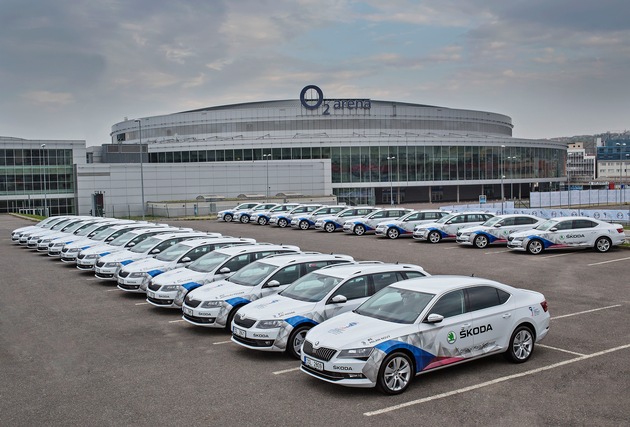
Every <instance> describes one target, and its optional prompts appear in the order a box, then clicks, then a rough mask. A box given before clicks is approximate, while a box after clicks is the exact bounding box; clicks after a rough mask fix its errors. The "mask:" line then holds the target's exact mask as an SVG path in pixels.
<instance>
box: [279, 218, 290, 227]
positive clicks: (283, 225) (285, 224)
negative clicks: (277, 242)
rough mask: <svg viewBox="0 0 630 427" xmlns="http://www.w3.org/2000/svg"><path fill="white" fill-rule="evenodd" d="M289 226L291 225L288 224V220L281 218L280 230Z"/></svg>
mask: <svg viewBox="0 0 630 427" xmlns="http://www.w3.org/2000/svg"><path fill="white" fill-rule="evenodd" d="M287 225H289V222H288V221H287V220H286V219H284V218H280V219H279V220H278V227H280V228H284V227H286V226H287Z"/></svg>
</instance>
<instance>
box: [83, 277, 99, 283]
mask: <svg viewBox="0 0 630 427" xmlns="http://www.w3.org/2000/svg"><path fill="white" fill-rule="evenodd" d="M95 280H98V279H97V278H96V277H93V278H90V279H85V281H86V282H93V281H95Z"/></svg>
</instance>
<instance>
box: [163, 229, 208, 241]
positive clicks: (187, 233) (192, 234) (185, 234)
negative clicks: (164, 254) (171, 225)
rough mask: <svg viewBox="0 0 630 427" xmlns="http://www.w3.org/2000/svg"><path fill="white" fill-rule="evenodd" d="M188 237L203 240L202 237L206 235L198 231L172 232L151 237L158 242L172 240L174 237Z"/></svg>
mask: <svg viewBox="0 0 630 427" xmlns="http://www.w3.org/2000/svg"><path fill="white" fill-rule="evenodd" d="M188 236H190V238H191V239H197V238H202V239H203V238H204V237H207V234H205V233H202V232H200V231H172V232H167V233H164V234H157V235H155V236H153V237H154V238H156V239H159V240H168V239H173V238H176V237H188Z"/></svg>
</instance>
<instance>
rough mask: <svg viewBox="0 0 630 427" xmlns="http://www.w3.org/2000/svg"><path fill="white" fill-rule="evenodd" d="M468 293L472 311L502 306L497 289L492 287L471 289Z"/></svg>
mask: <svg viewBox="0 0 630 427" xmlns="http://www.w3.org/2000/svg"><path fill="white" fill-rule="evenodd" d="M467 292H468V302H469V304H470V310H471V311H475V310H483V309H484V308H489V307H494V306H497V305H500V304H502V302H501V300H500V299H499V292H498V290H497V288H494V287H492V286H476V287H473V288H469V289H468V290H467ZM506 301H507V300H506ZM504 302H505V301H504Z"/></svg>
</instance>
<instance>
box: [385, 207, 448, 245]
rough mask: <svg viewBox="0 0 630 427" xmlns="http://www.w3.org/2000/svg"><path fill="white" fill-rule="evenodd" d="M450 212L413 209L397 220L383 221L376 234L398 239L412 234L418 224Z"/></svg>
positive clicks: (436, 218)
mask: <svg viewBox="0 0 630 427" xmlns="http://www.w3.org/2000/svg"><path fill="white" fill-rule="evenodd" d="M449 214H450V212H447V211H441V210H425V211H413V212H409V213H408V214H407V215H405V216H403V217H400V218H398V219H395V220H389V221H384V222H381V223H380V224H378V225H377V226H376V230H375V231H374V234H376V235H377V236H387V237H389V238H390V239H397V238H398V237H400V236H411V235H412V234H413V229H414V228H415V226H416V225H419V224H427V223H429V222H435V221H437V220H438V219H440V218H442V217H445V216H447V215H449Z"/></svg>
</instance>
